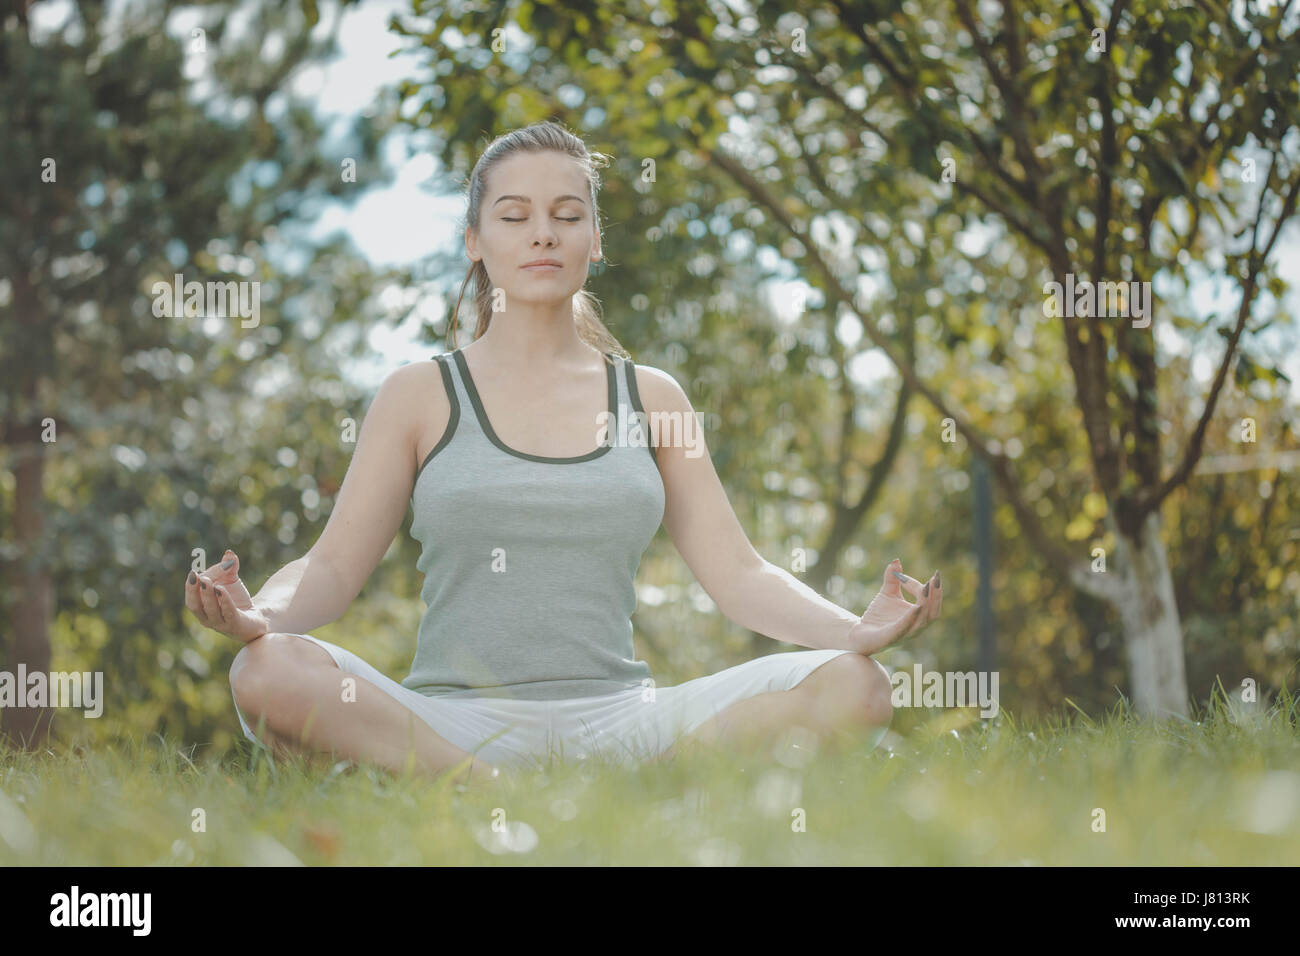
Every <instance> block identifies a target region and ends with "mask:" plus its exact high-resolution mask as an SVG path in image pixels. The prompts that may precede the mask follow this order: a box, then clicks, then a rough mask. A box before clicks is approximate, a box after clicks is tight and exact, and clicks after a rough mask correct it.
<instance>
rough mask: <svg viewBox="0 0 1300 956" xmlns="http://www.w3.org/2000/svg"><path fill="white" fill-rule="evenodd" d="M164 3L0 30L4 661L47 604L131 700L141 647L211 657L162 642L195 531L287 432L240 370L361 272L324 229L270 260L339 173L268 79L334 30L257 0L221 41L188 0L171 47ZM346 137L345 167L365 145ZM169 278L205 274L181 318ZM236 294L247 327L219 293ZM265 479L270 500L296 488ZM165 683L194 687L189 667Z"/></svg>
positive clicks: (17, 733) (18, 714)
mask: <svg viewBox="0 0 1300 956" xmlns="http://www.w3.org/2000/svg"><path fill="white" fill-rule="evenodd" d="M167 6H168V5H167V4H164V3H154V4H151V5H146V6H143V7H142V6H141V5H139V4H136V5H133V6H131V7H129V8H127V9H126V10H125V11H124V12H125V19H124V20H122V21H121V22H118V23H113V24H110V23H109V22H108V21H107V20H106V18H105V11H104V10H103V9H102V7H101V5H100V4H93V3H86V4H79V5H77V6H76V8H75V10H74V13H73V15H72V16H71V17H70V18H69V20H68V22H67V23H66V24H64V26H63V28H62V29H60V30H58V31H55V32H53V33H52V34H50V35H46V36H38V35H36V33H35V30H34V27H33V26H32V24H31V23H30V22H29V20H28V18H27V14H26V12H25V11H24V10H19V11H17V12H15V13H11V14H9V15H7V16H6V18H5V20H4V22H3V36H2V38H0V40H2V42H3V46H2V47H0V125H3V127H4V129H5V131H6V146H5V149H4V150H0V174H2V175H3V177H4V180H5V182H7V183H9V184H10V185H11V186H13V187H14V188H11V189H7V190H6V192H5V197H4V206H3V211H2V213H0V275H4V276H7V277H9V278H8V279H7V280H6V281H5V282H4V283H3V285H4V287H5V288H4V292H5V293H7V294H6V295H3V296H0V382H3V384H4V388H3V391H2V392H0V451H2V452H3V454H4V462H5V467H6V469H7V470H9V471H12V474H13V482H12V486H11V487H12V496H11V498H10V497H9V496H5V497H6V498H9V500H7V501H3V502H0V506H3V508H4V510H5V511H8V512H9V516H11V517H12V518H13V528H14V534H13V536H12V538H11V539H9V540H5V541H3V542H0V545H3V549H4V551H3V554H2V555H0V557H2V558H3V559H4V563H3V565H0V569H2V570H3V572H4V574H3V583H4V585H5V587H4V589H3V593H0V619H2V620H11V621H12V622H13V630H12V634H11V635H8V637H9V640H8V641H6V642H5V644H6V645H7V646H6V648H5V650H6V651H7V663H8V664H9V666H10V668H11V669H14V668H16V667H17V666H18V665H23V666H25V667H26V668H27V670H28V671H29V672H31V671H44V670H48V669H49V666H50V661H51V644H50V626H51V619H52V617H54V615H55V608H56V606H59V607H61V608H65V609H67V610H68V611H69V612H70V613H71V614H72V615H73V617H74V620H76V621H77V622H79V623H78V624H76V625H75V626H78V627H81V626H84V627H85V628H86V629H87V633H88V634H94V635H96V637H97V638H102V641H101V642H100V644H99V645H98V646H99V647H101V648H102V647H103V646H105V645H109V646H110V648H111V649H112V650H115V651H117V652H118V654H119V655H120V657H119V659H117V660H114V659H111V658H110V659H109V660H108V663H109V664H110V665H121V668H120V669H119V670H117V671H114V672H113V675H114V677H117V678H119V679H118V680H116V681H113V682H112V683H113V685H114V687H115V689H116V690H117V692H118V693H121V692H122V691H123V688H126V691H127V693H128V694H129V692H130V690H131V689H135V690H137V691H140V692H141V693H145V692H146V690H145V688H146V687H149V688H152V686H153V684H152V682H151V681H150V675H151V673H152V671H151V664H152V662H153V659H154V654H155V653H158V654H166V655H167V657H168V658H172V657H183V658H184V659H185V660H186V661H187V662H189V661H191V660H192V661H194V662H196V663H194V668H193V669H194V673H196V674H198V673H199V672H205V671H206V664H205V663H204V662H203V660H202V658H201V656H199V655H197V654H196V652H195V651H194V650H193V649H192V648H189V647H187V646H184V645H183V644H182V647H183V650H182V649H181V648H175V649H174V650H168V649H167V648H168V646H169V642H179V641H181V636H182V635H183V632H184V626H183V624H184V622H183V617H182V612H183V608H182V605H181V595H180V590H179V586H178V582H180V581H181V580H183V578H184V574H185V569H186V568H187V567H189V566H190V565H191V562H192V561H193V560H195V558H194V557H193V549H195V548H203V549H205V550H207V549H210V548H212V547H213V546H214V542H213V540H212V539H213V538H214V537H217V534H215V533H213V531H214V530H215V528H213V527H212V526H214V525H216V526H220V525H221V524H226V525H227V526H226V527H224V528H221V530H220V532H219V533H220V538H219V539H218V540H224V539H227V537H228V535H230V534H231V533H232V529H231V528H230V527H229V524H230V523H231V522H228V520H227V519H228V516H229V514H230V513H232V512H233V511H235V510H236V508H235V506H236V504H237V503H238V501H239V499H238V496H237V495H236V494H234V493H232V486H237V485H236V483H237V482H238V481H239V479H240V477H241V474H242V475H243V476H245V477H247V476H248V475H249V472H250V471H251V470H252V469H251V468H250V469H248V470H245V471H243V472H242V473H241V472H240V471H238V470H235V471H234V473H233V474H230V473H229V470H230V465H231V463H232V462H236V461H245V462H246V461H248V460H249V459H250V458H251V459H252V460H253V461H254V462H257V463H258V468H259V469H260V468H267V467H268V465H266V464H263V463H262V461H259V459H262V460H263V461H265V462H274V457H273V456H274V454H275V450H276V448H277V447H278V446H279V445H281V444H282V442H281V441H280V440H277V439H278V437H279V436H277V435H274V434H270V433H263V434H258V433H256V423H257V421H258V417H257V416H258V415H259V414H261V409H264V408H265V407H266V406H267V405H269V404H271V401H270V397H269V396H268V395H267V394H266V393H265V389H264V388H261V387H259V386H260V385H261V384H262V383H260V382H259V381H258V379H259V375H260V374H265V373H267V372H274V373H276V374H279V375H281V376H284V375H286V374H287V372H288V370H289V369H290V368H291V367H292V366H293V364H294V362H295V360H296V361H300V362H308V363H309V361H310V360H308V359H304V358H303V357H302V356H301V355H298V356H296V350H295V346H299V347H302V348H303V349H305V348H306V345H307V343H309V342H310V341H311V340H312V339H314V338H315V337H316V336H317V335H318V334H319V330H320V329H322V328H326V327H328V326H329V325H331V324H333V323H334V322H336V321H342V320H343V319H344V318H347V317H350V315H351V314H352V310H353V309H354V308H355V307H356V302H357V301H358V296H357V290H359V289H365V288H368V287H369V284H370V283H369V277H368V276H367V275H366V272H367V270H365V269H363V268H361V267H360V266H359V265H358V263H357V261H356V257H355V256H353V255H351V254H349V253H348V252H347V251H346V250H345V249H343V248H342V247H340V246H339V245H338V244H334V245H333V246H331V247H329V248H327V249H324V250H321V251H320V253H319V256H318V258H317V260H316V262H315V271H313V269H311V268H308V269H306V270H302V271H300V272H299V273H296V274H295V273H289V272H286V271H285V270H284V269H282V268H281V267H280V266H279V265H278V264H277V262H276V259H275V256H274V255H273V249H274V246H275V243H276V240H277V238H280V239H283V238H284V237H283V236H280V235H279V234H278V230H284V231H285V232H287V231H288V228H289V227H290V226H291V225H292V223H293V221H294V220H295V219H296V218H298V217H299V216H300V215H303V214H306V213H309V212H310V211H311V210H312V209H313V203H314V202H315V201H318V200H320V199H323V198H326V197H328V196H331V195H333V196H345V195H355V191H356V189H357V187H356V186H355V185H354V183H355V180H349V178H348V177H345V176H342V175H340V172H339V167H338V166H337V165H332V164H331V163H330V161H329V160H328V159H327V158H326V157H324V156H323V155H322V154H321V153H320V151H319V148H318V143H319V139H320V131H319V129H318V127H317V123H316V120H315V118H314V117H313V116H312V114H311V113H310V111H309V110H308V109H307V108H306V107H305V106H304V105H303V104H302V103H300V102H297V101H295V100H294V99H293V98H292V97H290V96H288V95H287V94H286V93H285V91H284V90H283V89H282V87H284V85H285V82H286V80H287V79H288V78H290V77H291V75H292V74H293V71H294V70H295V69H296V68H297V67H298V66H300V65H302V64H304V63H307V62H310V61H312V60H315V59H318V58H320V57H322V56H325V55H327V54H329V53H330V52H331V50H332V46H333V42H334V36H333V34H330V35H328V36H325V37H323V38H322V37H319V36H318V37H316V38H313V37H312V36H311V34H310V32H309V31H308V30H307V29H305V28H304V19H303V15H302V14H301V13H300V12H298V11H296V10H295V8H292V7H291V8H288V9H287V10H281V9H280V6H279V5H277V4H267V5H266V6H265V7H264V8H263V9H260V10H257V11H255V13H254V20H253V22H252V23H251V24H250V25H249V27H248V29H247V30H245V31H244V32H243V33H241V34H239V35H235V34H234V33H233V32H230V33H228V32H227V26H226V16H225V15H226V14H227V13H229V12H230V9H228V7H229V6H230V5H221V4H209V5H207V6H205V7H203V9H202V15H203V20H202V21H201V22H203V23H204V24H205V26H204V27H198V28H195V30H194V31H193V32H192V33H191V34H190V36H189V37H187V38H186V40H185V41H184V42H181V41H178V40H177V39H176V38H175V37H174V36H172V35H170V34H169V33H167V32H166V30H165V29H164V25H165V23H166V20H167V16H168V11H167ZM313 12H314V11H313ZM335 29H337V22H336V23H335ZM268 37H278V38H280V39H282V40H283V41H284V42H283V44H282V45H281V48H280V52H279V53H278V54H277V55H264V53H263V50H264V41H266V39H267V38H268ZM265 49H267V50H269V49H271V48H270V47H269V46H267V47H265ZM187 76H193V77H194V79H188V78H187ZM362 133H363V135H361V136H360V137H359V142H358V153H357V155H356V156H355V157H353V158H354V159H355V160H357V161H358V162H364V161H366V160H371V159H373V158H374V155H375V151H374V142H375V140H374V138H373V137H372V136H370V135H369V134H368V133H367V132H366V131H365V129H364V126H363V129H362ZM176 274H180V275H182V277H183V280H184V282H185V283H186V284H187V289H186V291H185V296H186V298H187V300H188V296H189V291H188V283H190V282H197V283H199V284H200V286H206V287H207V291H208V297H207V299H206V302H205V301H204V297H203V296H202V295H200V296H199V299H198V301H197V302H196V303H195V304H196V305H198V307H199V312H198V314H195V313H194V312H193V311H186V310H185V309H184V308H183V309H182V311H181V313H180V314H178V313H176V312H175V311H174V309H173V302H172V295H171V294H170V293H168V292H166V291H160V290H159V285H160V284H161V285H162V286H164V287H167V286H171V285H172V283H173V277H174V276H175V275H176ZM259 283H260V285H259ZM249 287H251V291H252V294H253V296H254V297H255V299H256V301H258V302H260V303H261V306H262V308H263V310H264V311H263V314H262V315H261V318H260V321H258V320H257V319H256V318H255V317H254V316H252V315H251V314H250V313H249V312H246V311H243V310H242V309H240V308H239V307H237V306H236V304H235V303H236V299H238V298H239V296H240V295H242V294H243V292H244V291H245V290H247V289H249ZM232 290H234V291H233V292H232ZM214 291H217V292H220V293H222V294H223V295H227V294H228V295H230V296H231V297H229V298H215V297H214V296H213V292H214ZM263 293H265V294H263ZM330 297H332V298H333V300H334V301H335V302H336V304H337V306H338V309H337V313H336V314H335V315H333V316H331V315H329V314H328V313H327V314H326V315H325V316H324V318H320V317H316V318H317V319H318V321H316V330H315V331H304V330H302V329H300V328H299V326H298V324H297V323H294V322H292V321H288V322H282V321H280V319H282V318H285V317H289V318H292V317H294V316H295V315H297V314H300V312H301V311H302V306H303V301H304V300H306V301H307V302H309V303H313V302H314V303H316V304H319V303H321V302H328V301H330ZM214 304H215V305H216V308H215V309H213V305H214ZM245 304H250V305H251V304H254V302H253V300H251V299H250V300H249V301H248V302H244V301H242V300H241V301H240V305H241V306H242V305H245ZM209 310H212V311H209ZM303 354H304V355H305V354H306V353H305V352H304V353H303ZM319 367H320V366H319V365H318V366H317V368H319ZM241 411H242V412H243V417H242V418H241V417H240V412H241ZM304 417H305V418H306V419H307V421H310V420H311V416H304ZM304 424H305V422H303V421H298V422H294V423H292V428H295V429H298V430H299V433H301V429H302V427H303V426H304ZM247 426H251V428H250V427H247ZM327 427H328V428H329V429H330V430H334V429H335V428H336V427H337V423H336V422H333V421H330V422H329V423H328V425H327ZM241 428H243V429H245V430H244V432H243V434H241V433H240V429H241ZM214 432H215V433H214ZM283 434H284V433H281V435H283ZM335 444H336V445H337V442H336V443H335ZM268 445H269V447H270V451H269V452H266V453H263V452H262V449H265V448H266V447H267V446H268ZM253 447H256V449H257V450H256V451H252V450H251V449H252V448H253ZM56 449H57V450H58V452H65V451H66V452H68V453H69V454H66V455H60V454H55V450H56ZM326 452H327V453H328V449H326ZM282 457H283V456H282ZM294 457H297V455H296V453H295V455H294ZM305 457H306V453H305V452H304V459H305ZM280 464H281V465H283V464H284V463H283V462H281V463H280ZM258 474H259V477H261V475H262V472H260V471H259V472H258ZM205 478H206V479H209V481H208V483H207V484H206V485H205V484H204V483H203V479H205ZM250 480H251V479H250ZM3 484H4V483H3V482H0V486H3ZM195 486H197V488H198V490H195ZM313 487H314V485H313ZM284 490H285V491H287V493H288V494H289V496H290V498H291V503H296V499H297V497H298V495H299V494H301V493H302V491H301V489H299V488H294V487H292V486H290V487H288V488H287V489H284ZM52 502H53V504H52ZM238 510H239V511H241V512H242V511H243V510H244V508H243V506H242V505H241V506H239V509H238ZM261 514H262V512H261V511H260V510H259V511H258V516H261ZM274 517H275V518H278V514H276V515H275V516H274ZM266 520H267V521H268V522H270V521H272V515H271V514H270V509H269V508H268V509H267V514H266ZM7 523H8V522H6V524H7ZM233 523H234V524H236V525H238V522H233ZM258 523H259V522H258V521H252V522H249V524H251V525H253V526H256V525H257V524H258ZM205 530H206V531H207V532H208V533H206V534H205V533H204V531H205ZM275 531H276V528H275V526H274V525H272V527H271V529H270V532H269V533H270V535H274V534H275ZM233 533H234V534H235V535H240V534H242V533H247V532H244V531H241V529H240V528H239V527H238V526H236V527H235V528H234V529H233ZM215 557H216V556H215V555H213V554H211V553H209V554H208V555H207V563H211V561H212V560H214V559H215ZM56 582H62V583H63V584H64V585H65V590H64V591H63V593H62V594H59V593H57V589H56ZM73 582H76V584H77V585H78V587H77V590H76V591H75V592H74V593H71V594H69V593H68V590H69V589H68V588H67V587H66V586H67V585H71V584H72V583H73ZM83 595H88V596H90V597H88V599H87V600H89V601H91V602H93V603H90V604H87V603H86V601H85V600H83ZM101 598H102V600H103V604H102V606H99V607H98V609H97V610H92V609H95V608H96V607H97V605H98V603H99V601H100V600H101ZM78 612H85V613H78ZM104 628H107V629H108V631H109V632H110V633H107V634H105V633H104V630H103V629H104ZM170 646H172V647H174V643H172V644H171V645H170ZM95 663H96V664H97V665H98V666H100V667H102V666H103V665H104V663H105V661H104V660H102V659H101V660H97V661H96V662H95ZM92 669H93V668H92ZM154 669H155V670H156V668H154ZM164 670H165V668H164ZM169 676H170V675H169ZM182 679H188V678H182ZM146 682H148V683H146ZM184 692H185V693H191V694H193V695H194V696H196V695H197V691H195V690H194V688H193V686H192V685H190V686H189V687H187V688H185V689H184ZM221 693H225V690H224V686H223V688H222V689H221ZM188 702H189V703H193V700H190V701H188ZM166 710H167V708H166V706H163V707H160V708H158V712H159V713H162V712H165V711H166ZM50 717H51V712H50V711H49V710H48V709H45V708H27V707H13V708H5V709H4V711H3V726H2V728H0V729H3V731H4V732H5V733H6V734H7V735H8V736H10V737H12V738H15V739H16V740H17V741H19V742H20V743H23V744H26V745H27V746H30V747H36V746H39V745H40V743H41V742H42V741H43V740H44V739H45V738H46V736H47V735H48V733H49V726H50Z"/></svg>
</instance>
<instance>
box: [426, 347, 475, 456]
mask: <svg viewBox="0 0 1300 956" xmlns="http://www.w3.org/2000/svg"><path fill="white" fill-rule="evenodd" d="M457 351H459V350H458V349H453V350H452V351H450V352H444V353H443V354H441V355H435V356H434V358H435V359H437V361H438V364H439V365H441V366H442V377H443V381H444V382H446V383H447V384H448V387H449V388H450V389H451V390H453V392H454V394H455V397H456V404H457V405H458V406H459V409H460V422H459V427H460V430H461V431H471V432H478V433H479V434H482V432H483V430H482V428H480V427H479V423H478V416H477V415H475V414H474V402H473V399H472V398H471V397H470V393H469V388H468V387H466V385H465V378H464V376H462V375H461V374H460V368H459V367H458V366H457V364H456V352H457ZM483 437H484V438H486V437H487V436H486V435H484V436H483Z"/></svg>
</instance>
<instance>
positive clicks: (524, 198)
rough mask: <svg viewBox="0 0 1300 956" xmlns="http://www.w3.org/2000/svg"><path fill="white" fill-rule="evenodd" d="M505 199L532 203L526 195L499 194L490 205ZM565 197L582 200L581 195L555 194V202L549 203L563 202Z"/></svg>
mask: <svg viewBox="0 0 1300 956" xmlns="http://www.w3.org/2000/svg"><path fill="white" fill-rule="evenodd" d="M507 199H513V200H514V201H515V202H524V203H528V204H529V205H530V206H531V205H532V203H533V201H532V200H531V199H529V198H528V197H527V196H501V197H499V198H498V199H497V201H496V202H494V203H493V204H492V205H493V206H495V205H496V204H497V203H498V202H505V201H506V200H507ZM566 199H576V200H578V202H582V197H581V196H573V195H568V196H557V197H556V198H555V202H553V203H551V205H553V206H554V205H557V204H559V203H562V202H564V201H565V200H566ZM584 205H585V203H584Z"/></svg>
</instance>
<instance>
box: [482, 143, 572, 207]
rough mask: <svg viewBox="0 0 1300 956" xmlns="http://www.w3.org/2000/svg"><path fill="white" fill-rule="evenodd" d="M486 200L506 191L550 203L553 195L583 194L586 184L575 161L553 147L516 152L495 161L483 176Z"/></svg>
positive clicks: (493, 198) (492, 199)
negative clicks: (540, 150)
mask: <svg viewBox="0 0 1300 956" xmlns="http://www.w3.org/2000/svg"><path fill="white" fill-rule="evenodd" d="M487 179H488V181H487V199H488V202H489V203H491V202H493V201H494V200H495V199H496V198H497V197H498V196H501V195H503V194H506V193H510V194H514V195H518V196H527V197H528V198H529V199H531V200H532V201H533V202H550V201H551V200H553V199H555V198H556V197H557V196H563V195H566V194H572V195H575V196H582V197H584V199H585V197H586V196H587V194H588V192H590V187H589V186H588V184H587V177H586V175H585V174H584V173H583V171H582V167H581V166H580V165H579V163H578V160H577V159H575V158H574V157H572V156H569V155H567V154H565V153H557V152H555V151H554V150H545V151H542V152H521V153H516V154H515V155H513V156H510V157H508V158H506V159H503V160H502V161H501V162H499V163H497V164H496V165H495V166H494V167H493V168H492V171H491V172H490V173H489V174H488V177H487Z"/></svg>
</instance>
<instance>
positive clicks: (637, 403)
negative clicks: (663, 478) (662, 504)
mask: <svg viewBox="0 0 1300 956" xmlns="http://www.w3.org/2000/svg"><path fill="white" fill-rule="evenodd" d="M623 377H624V378H625V379H627V394H628V397H629V398H631V399H632V408H633V409H635V410H636V411H638V412H640V413H641V414H642V415H644V416H645V447H646V449H647V450H649V452H650V460H651V461H653V462H654V463H655V466H656V467H658V465H659V455H658V453H657V452H656V451H655V446H654V441H653V440H652V438H651V435H650V416H649V415H646V411H645V407H644V406H642V404H641V393H640V392H638V391H637V390H636V363H635V362H633V361H632V360H631V359H629V358H625V359H623Z"/></svg>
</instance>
